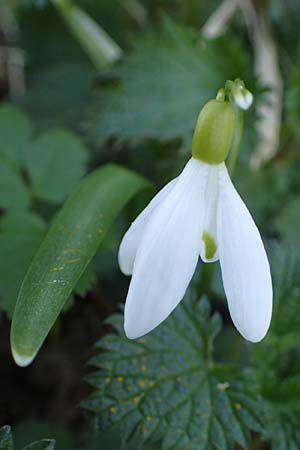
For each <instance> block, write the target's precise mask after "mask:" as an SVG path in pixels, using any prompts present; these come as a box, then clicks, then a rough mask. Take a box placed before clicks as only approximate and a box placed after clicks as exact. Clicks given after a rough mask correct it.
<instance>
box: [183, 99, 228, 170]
mask: <svg viewBox="0 0 300 450" xmlns="http://www.w3.org/2000/svg"><path fill="white" fill-rule="evenodd" d="M233 132H234V110H233V107H232V105H231V104H230V102H227V101H220V100H210V101H209V102H207V103H206V104H205V105H204V107H203V108H202V110H201V111H200V114H199V117H198V120H197V124H196V128H195V132H194V137H193V145H192V155H193V157H194V158H196V159H199V160H201V161H204V162H206V163H208V164H220V163H221V162H223V161H225V159H226V157H227V155H228V153H229V150H230V147H231V144H232V139H233Z"/></svg>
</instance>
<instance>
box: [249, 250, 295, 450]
mask: <svg viewBox="0 0 300 450" xmlns="http://www.w3.org/2000/svg"><path fill="white" fill-rule="evenodd" d="M268 253H269V258H270V262H271V268H272V277H273V284H274V312H273V318H272V323H271V328H270V331H269V332H268V335H267V336H266V338H265V339H264V340H263V341H262V343H261V344H260V345H259V346H255V347H254V349H253V350H254V351H253V357H254V361H255V364H256V366H257V368H258V370H259V381H260V391H261V394H262V395H263V397H264V399H265V402H266V404H267V408H266V411H267V413H266V415H265V426H264V437H265V438H266V439H269V440H270V441H271V443H272V450H296V449H299V448H300V432H299V417H300V375H299V373H300V347H299V342H300V319H299V318H300V248H299V247H296V246H293V247H292V246H288V245H285V246H284V248H283V247H282V246H281V245H279V244H273V245H269V251H268Z"/></svg>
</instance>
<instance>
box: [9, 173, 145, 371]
mask: <svg viewBox="0 0 300 450" xmlns="http://www.w3.org/2000/svg"><path fill="white" fill-rule="evenodd" d="M148 186H149V185H148V182H147V181H146V180H145V179H144V178H142V177H140V176H138V175H136V174H135V173H134V172H131V171H129V170H126V169H123V168H121V167H118V166H113V165H107V166H102V167H100V168H99V169H97V170H95V171H94V172H92V173H91V174H90V175H88V176H87V177H86V178H85V179H84V180H83V181H82V182H81V183H80V184H79V186H78V187H77V188H76V189H75V191H74V192H73V194H72V195H71V196H70V197H69V198H68V200H67V201H66V203H65V204H64V206H63V207H62V209H61V210H60V211H59V213H58V214H57V216H56V218H55V220H54V221H53V223H52V226H51V227H50V229H49V231H48V233H47V235H46V237H45V239H44V240H43V242H42V243H41V245H40V247H39V249H38V251H37V253H36V254H35V256H34V258H33V260H32V263H31V265H30V267H29V269H28V271H27V273H26V276H25V278H24V281H23V284H22V287H21V290H20V293H19V297H18V301H17V304H16V308H15V312H14V316H13V322H12V333H11V345H12V351H13V354H14V357H15V359H16V361H17V362H18V364H20V365H28V364H29V363H30V362H31V361H32V360H33V358H34V357H35V355H36V353H37V352H38V350H39V348H40V346H41V345H42V343H43V341H44V339H45V338H46V336H47V334H48V332H49V330H50V329H51V327H52V325H53V323H54V322H55V320H56V318H57V316H58V315H59V313H60V311H61V310H62V309H63V307H64V305H65V303H66V301H67V300H68V298H69V296H70V294H71V292H72V290H73V289H74V287H75V286H76V285H77V283H78V280H79V279H80V277H81V276H82V274H83V272H84V271H85V269H86V267H87V265H88V263H89V262H90V260H91V259H92V257H93V256H94V254H95V253H96V251H97V248H98V246H99V244H100V242H101V241H102V239H103V237H104V236H105V234H106V232H107V230H108V229H109V227H110V226H111V224H112V223H113V222H114V220H115V218H116V216H117V214H118V213H119V212H120V211H121V210H122V208H123V207H124V206H125V204H126V203H127V202H128V201H129V200H130V198H132V197H133V196H134V195H135V194H136V193H137V192H138V191H140V190H142V189H145V188H146V187H148Z"/></svg>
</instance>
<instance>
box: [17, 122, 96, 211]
mask: <svg viewBox="0 0 300 450" xmlns="http://www.w3.org/2000/svg"><path fill="white" fill-rule="evenodd" d="M70 161H72V164H70ZM86 162H87V149H86V148H85V146H84V145H83V144H82V143H81V141H80V140H79V139H78V138H77V137H76V136H75V135H74V134H73V133H70V132H68V131H66V130H51V131H48V132H46V133H44V134H42V135H41V136H40V137H38V138H37V139H36V140H35V141H34V142H33V143H32V144H31V145H30V147H29V148H28V152H27V165H26V166H27V170H28V173H29V176H30V179H31V182H32V188H33V191H34V194H35V195H36V197H37V198H39V199H41V200H45V201H48V202H54V203H59V202H61V201H62V200H64V198H65V197H66V195H67V194H68V193H69V192H70V191H71V190H72V189H74V187H75V186H76V184H77V183H78V181H79V180H80V178H81V177H82V176H83V174H84V172H85V165H86Z"/></svg>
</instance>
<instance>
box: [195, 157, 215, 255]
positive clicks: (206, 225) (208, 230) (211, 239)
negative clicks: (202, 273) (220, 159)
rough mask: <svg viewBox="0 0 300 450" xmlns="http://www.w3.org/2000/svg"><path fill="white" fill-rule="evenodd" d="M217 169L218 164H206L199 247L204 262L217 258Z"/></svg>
mask: <svg viewBox="0 0 300 450" xmlns="http://www.w3.org/2000/svg"><path fill="white" fill-rule="evenodd" d="M219 170H220V164H218V165H212V164H209V165H208V171H207V179H206V188H205V192H204V214H203V228H202V240H201V247H200V256H201V259H202V261H204V262H214V261H217V260H218V259H219V252H218V239H217V219H216V218H217V203H218V196H219V181H218V179H219Z"/></svg>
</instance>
